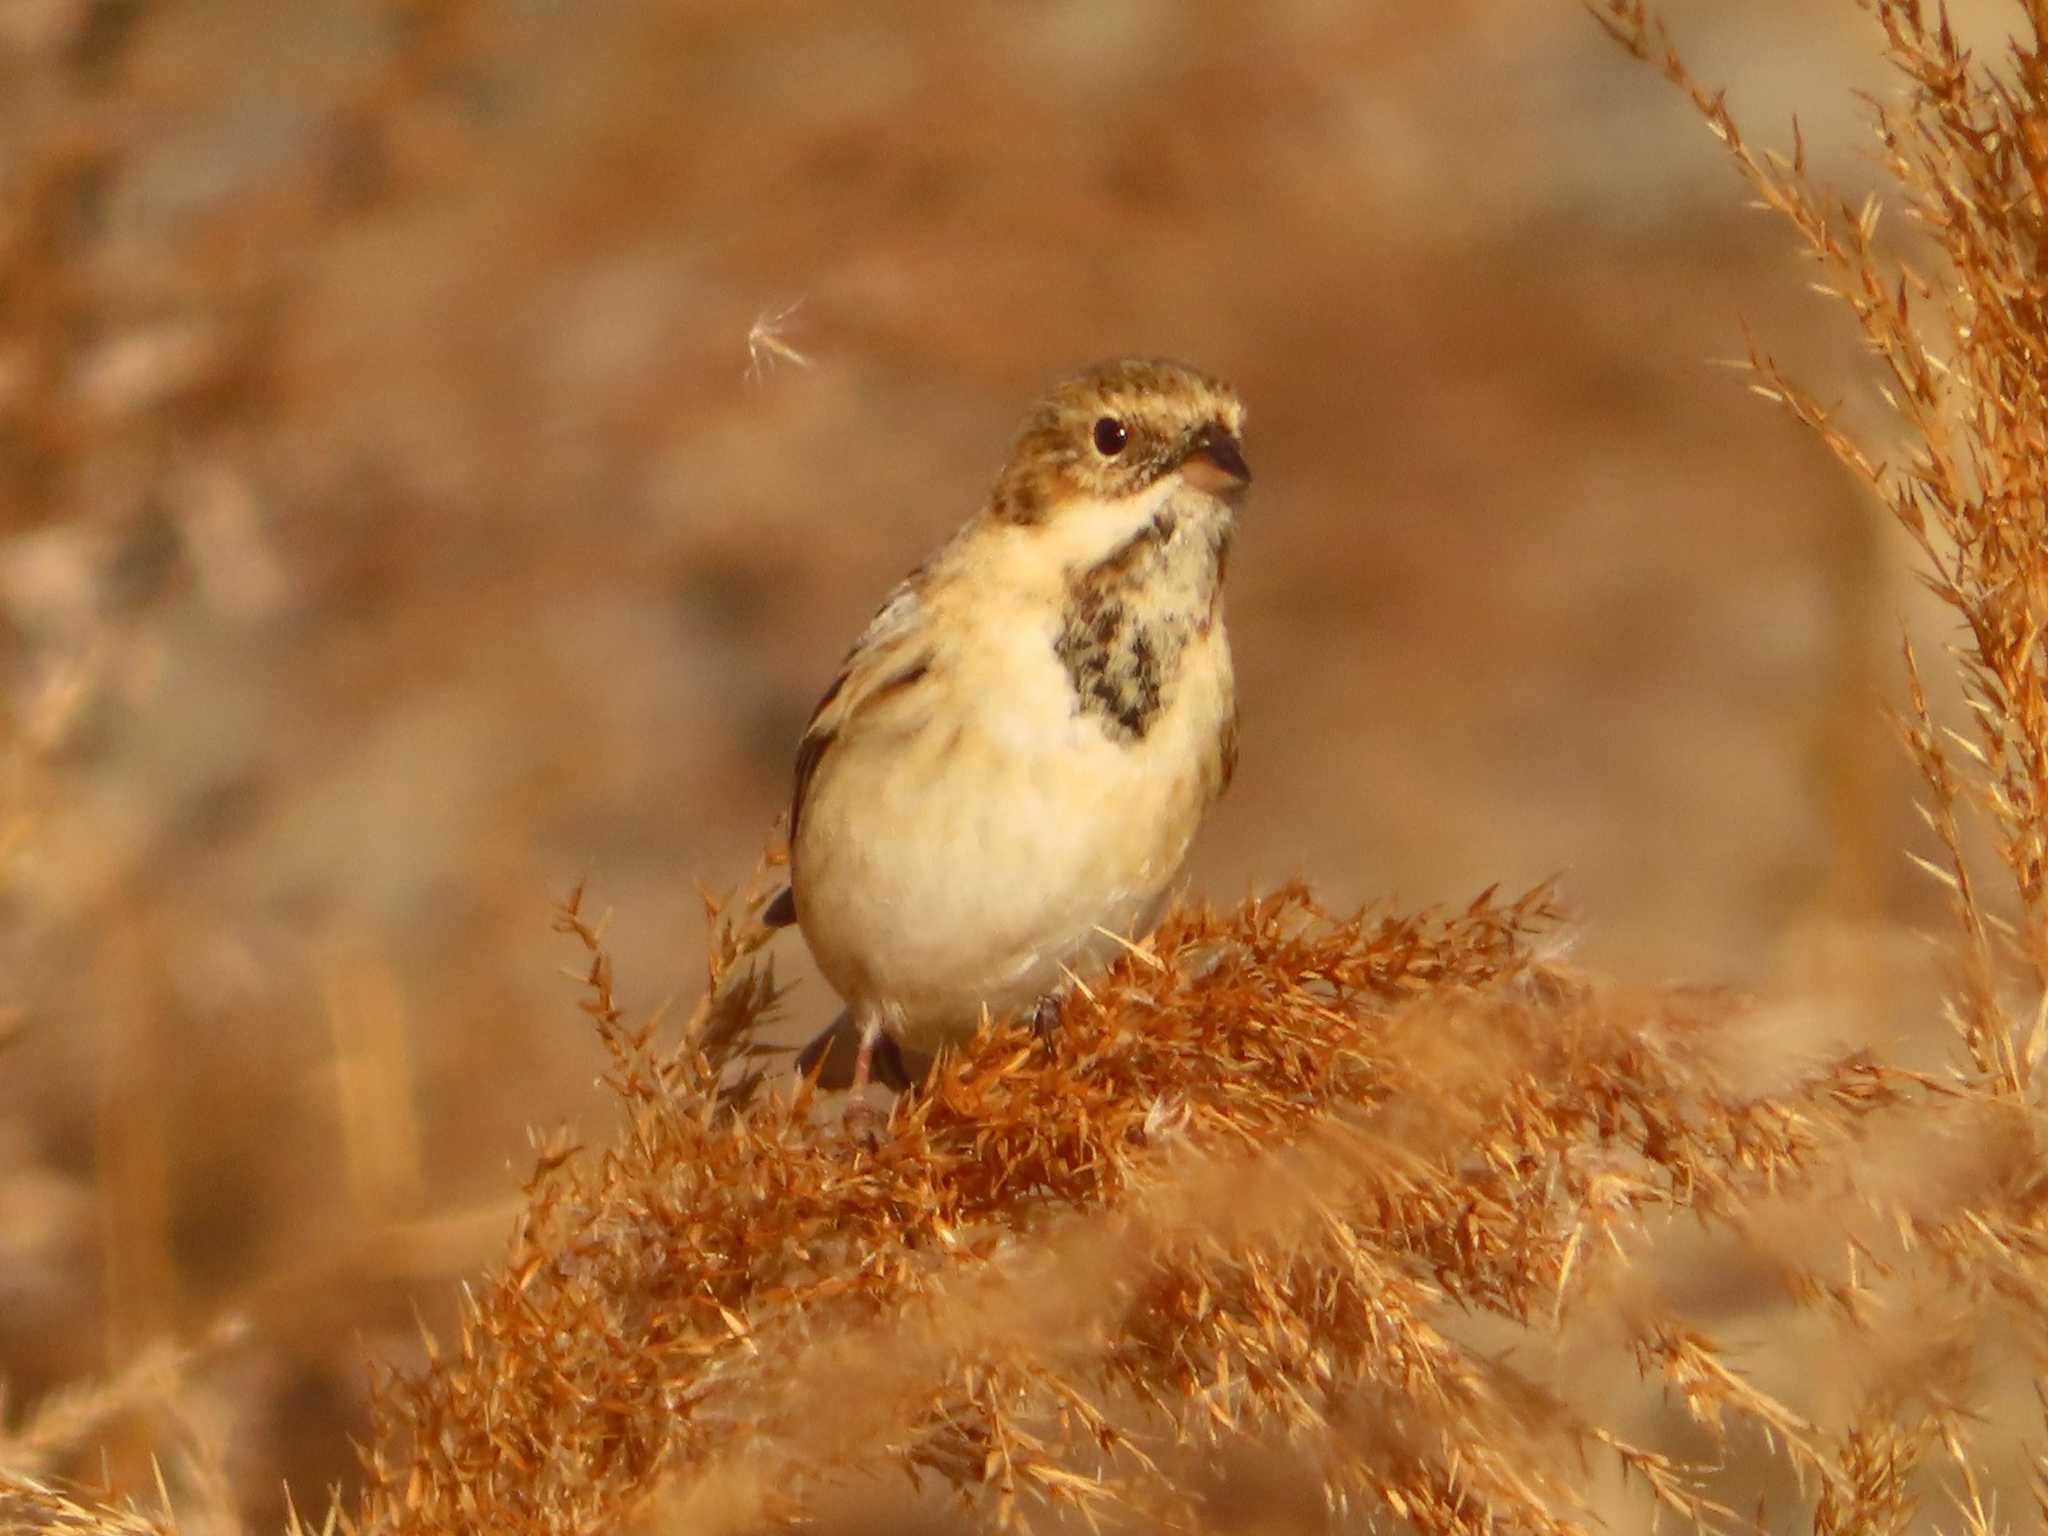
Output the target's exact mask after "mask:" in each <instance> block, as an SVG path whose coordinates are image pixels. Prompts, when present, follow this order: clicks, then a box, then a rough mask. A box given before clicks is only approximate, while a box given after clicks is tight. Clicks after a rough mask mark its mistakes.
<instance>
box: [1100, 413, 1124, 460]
mask: <svg viewBox="0 0 2048 1536" xmlns="http://www.w3.org/2000/svg"><path fill="white" fill-rule="evenodd" d="M1130 440H1131V429H1130V428H1129V427H1127V426H1125V425H1124V424H1123V423H1122V422H1120V421H1118V420H1117V419H1116V418H1115V417H1114V416H1104V417H1102V418H1101V419H1100V420H1098V421H1097V422H1096V423H1095V451H1096V452H1097V453H1099V454H1101V455H1102V456H1103V457H1104V458H1105V459H1110V458H1115V457H1116V455H1118V454H1120V453H1122V452H1123V451H1124V444H1125V443H1128V442H1129V441H1130Z"/></svg>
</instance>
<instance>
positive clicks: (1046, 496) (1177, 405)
mask: <svg viewBox="0 0 2048 1536" xmlns="http://www.w3.org/2000/svg"><path fill="white" fill-rule="evenodd" d="M1243 434H1244V405H1243V403H1242V402H1241V401H1239V399H1238V398H1237V395H1236V394H1235V393H1234V392H1233V391H1232V390H1231V388H1230V386H1229V385H1227V384H1225V383H1223V382H1221V381H1220V380H1217V379H1213V378H1211V377H1209V376H1208V375H1207V374H1204V373H1199V372H1197V371H1196V370H1195V369H1193V368H1189V367H1187V366H1185V365H1183V364H1180V363H1171V362H1164V361H1159V360H1156V359H1149V358H1118V359H1115V360H1113V361H1110V362H1103V363H1096V364H1095V365H1094V366H1092V367H1089V368H1084V369H1083V370H1081V372H1079V373H1077V374H1075V375H1073V376H1072V377H1071V378H1068V379H1066V380H1064V381H1062V382H1061V383H1059V384H1058V385H1056V386H1054V388H1053V389H1052V391H1051V392H1050V393H1049V394H1047V395H1046V396H1045V398H1044V399H1042V400H1041V401H1039V403H1038V404H1037V405H1036V406H1034V407H1033V408H1032V410H1031V412H1030V414H1029V415H1027V416H1026V417H1025V418H1024V422H1023V425H1022V426H1021V427H1020V428H1019V429H1018V432H1017V442H1016V446H1015V448H1014V449H1013V451H1012V452H1011V455H1010V462H1009V464H1008V465H1007V466H1005V468H1004V470H1003V473H1002V475H1001V477H1000V478H999V479H998V480H997V482H996V489H995V494H994V496H993V498H992V499H991V502H990V510H991V512H992V513H993V514H994V515H995V516H996V517H998V518H999V519H1001V520H1003V521H1005V522H1009V523H1014V524H1017V525H1019V526H1022V527H1038V526H1044V527H1048V528H1050V527H1053V526H1056V525H1057V524H1058V523H1059V522H1061V521H1062V520H1063V519H1065V518H1067V517H1069V516H1070V515H1074V514H1080V513H1083V511H1084V509H1085V510H1086V511H1087V512H1089V513H1093V514H1094V515H1096V516H1099V515H1100V514H1101V513H1103V512H1104V511H1107V510H1109V509H1111V508H1125V509H1129V510H1131V511H1133V512H1137V511H1138V510H1139V509H1141V508H1142V509H1149V510H1144V512H1143V516H1146V517H1149V516H1151V515H1152V510H1156V509H1157V508H1158V507H1159V506H1160V505H1163V503H1164V502H1165V500H1167V499H1168V498H1170V497H1173V496H1174V495H1175V494H1176V493H1179V492H1182V491H1192V492H1195V493H1197V494H1199V495H1200V496H1201V497H1202V498H1204V499H1205V500H1207V501H1211V502H1214V503H1215V504H1216V505H1215V509H1214V510H1215V513H1216V515H1217V516H1218V517H1219V518H1220V519H1222V520H1224V521H1226V522H1227V520H1228V519H1229V517H1230V516H1231V515H1232V514H1234V512H1235V511H1236V508H1237V505H1238V503H1239V502H1240V501H1241V499H1242V495H1243V492H1244V489H1245V487H1246V486H1247V485H1249V484H1250V483H1251V478H1252V472H1251V470H1250V469H1249V468H1248V467H1247V466H1246V464H1245V460H1244V439H1243Z"/></svg>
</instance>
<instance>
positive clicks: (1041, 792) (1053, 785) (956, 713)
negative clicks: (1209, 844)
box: [796, 622, 1234, 1036]
mask: <svg viewBox="0 0 2048 1536" xmlns="http://www.w3.org/2000/svg"><path fill="white" fill-rule="evenodd" d="M1027 629H1028V627H1019V626H992V628H991V630H990V631H989V632H987V633H984V634H983V635H982V636H981V637H979V640H978V643H976V644H975V645H973V646H970V647H967V648H965V649H964V650H962V651H961V652H958V653H956V654H954V655H952V656H950V657H949V658H947V659H946V660H944V661H941V662H939V663H937V664H935V665H934V667H933V669H932V670H931V672H930V674H929V675H928V676H927V677H925V678H922V679H920V681H919V684H918V686H917V687H915V688H913V689H907V690H905V691H904V694H903V695H902V697H901V698H900V699H897V700H894V701H892V707H891V709H890V710H889V711H888V712H887V714H886V716H884V717H882V718H877V719H875V720H873V721H870V722H868V724H867V726H866V728H864V729H863V730H862V731H860V732H859V733H857V734H849V736H848V737H847V738H846V739H842V740H841V741H839V742H837V743H835V744H834V747H833V749H832V751H831V753H830V755H829V756H828V758H827V759H826V760H825V761H824V762H823V763H822V764H821V765H820V768H819V772H818V776H817V778H816V779H815V780H814V782H813V785H812V789H811V795H810V799H809V802H808V804H807V806H806V810H805V814H804V819H803V824H802V827H801V829H800V833H799V846H798V848H797V850H796V855H797V857H796V867H797V880H796V890H797V906H798V912H799V916H800V918H801V921H802V923H803V927H804V932H805V936H806V938H807V940H808V941H809V942H810V945H811V948H812V950H813V952H814V954H815V955H816V956H817V959H818V962H819V965H820V967H821V969H823V970H824V971H825V973H826V976H827V978H828V979H829V980H830V981H831V982H832V983H833V985H834V986H835V987H836V988H837V989H838V990H839V991H840V992H841V993H842V995H845V996H848V997H860V996H868V997H874V998H878V999H881V1000H885V1001H888V1002H890V1003H892V1004H894V1005H895V1006H896V1007H897V1008H899V1009H900V1010H901V1011H902V1013H903V1015H904V1017H905V1020H906V1023H907V1024H908V1026H909V1031H910V1033H911V1034H912V1035H913V1036H916V1035H923V1034H927V1033H929V1032H931V1031H933V1030H936V1031H938V1032H939V1033H940V1034H941V1035H944V1034H950V1033H958V1032H962V1031H964V1030H966V1029H971V1028H972V1027H973V1025H974V1023H975V1021H976V1018H977V1015H978V1013H979V1010H980V1007H981V1005H982V1004H983V1003H986V1004H987V1005H988V1006H989V1007H990V1008H991V1010H993V1011H997V1012H1001V1011H1006V1010H1008V1009H1012V1008H1016V1007H1021V1006H1024V1005H1026V1004H1028V1003H1029V1002H1030V1001H1031V1000H1032V999H1033V998H1035V997H1036V996H1037V995H1039V994H1040V993H1041V992H1044V991H1046V990H1048V989H1050V988H1052V987H1054V986H1057V985H1058V984H1059V983H1060V982H1061V981H1062V980H1063V978H1064V971H1063V967H1066V968H1071V969H1073V970H1076V971H1081V972H1085V971H1087V970H1089V969H1092V968H1093V966H1094V965H1095V964H1096V963H1097V962H1098V961H1099V960H1100V959H1102V958H1106V957H1107V956H1108V955H1109V954H1112V953H1113V952H1114V950H1115V949H1116V947H1117V946H1116V945H1115V942H1114V940H1112V939H1110V938H1108V937H1107V936H1105V935H1103V934H1102V933H1100V932H1099V931H1098V930H1099V929H1103V928H1106V929H1109V930H1110V931H1111V932H1112V933H1118V934H1125V935H1130V934H1133V933H1135V932H1141V931H1142V930H1143V929H1144V928H1145V927H1147V926H1149V924H1150V922H1151V921H1152V920H1153V918H1154V917H1155V916H1156V915H1157V910H1158V906H1159V904H1160V901H1161V899H1162V898H1163V896H1164V895H1165V893H1166V892H1167V890H1168V889H1169V887H1170V886H1171V885H1172V883H1173V881H1174V880H1175V878H1176V877H1177V876H1178V875H1179V873H1180V870H1181V868H1182V866H1183V865H1184V864H1185V862H1186V859H1187V855H1188V851H1189V848H1190V846H1191V845H1192V843H1193V840H1194V836H1195V833H1196V830H1197V829H1198V828H1199V826H1200V825H1201V821H1202V818H1203V815H1204V813H1205V812H1206V811H1207V809H1208V806H1209V804H1210V803H1211V801H1212V800H1213V799H1214V798H1215V796H1216V794H1217V793H1219V792H1220V789H1221V771H1220V760H1221V754H1222V751H1223V746H1222V743H1223V738H1224V736H1225V733H1226V728H1227V726H1228V724H1229V722H1230V720H1231V719H1232V718H1233V712H1234V701H1233V698H1232V692H1231V675H1230V661H1229V649H1228V645H1227V642H1226V640H1225V637H1224V634H1223V632H1222V626H1221V624H1220V622H1218V623H1215V624H1213V625H1212V626H1210V627H1209V628H1208V629H1207V630H1206V631H1204V632H1203V633H1201V634H1200V635H1197V636H1194V637H1192V638H1191V639H1190V641H1189V642H1188V643H1187V644H1186V645H1184V646H1183V648H1182V653H1181V655H1180V657H1179V658H1178V661H1177V665H1176V667H1175V669H1174V675H1173V683H1172V686H1171V688H1170V689H1168V690H1166V691H1165V693H1164V694H1163V696H1162V698H1161V699H1160V700H1159V701H1158V704H1157V707H1156V708H1155V709H1154V711H1153V713H1152V715H1151V717H1150V718H1149V719H1148V721H1147V723H1146V728H1145V730H1144V732H1143V734H1142V735H1133V734H1130V733H1119V732H1115V731H1110V730H1105V729H1104V724H1103V717H1102V715H1101V713H1100V712H1099V711H1093V710H1087V709H1083V708H1079V707H1077V705H1076V702H1075V697H1074V692H1073V681H1072V677H1071V675H1070V673H1069V670H1068V668H1067V666H1066V665H1065V663H1063V662H1062V661H1061V660H1060V658H1059V657H1058V655H1057V652H1056V650H1055V647H1054V643H1053V641H1054V632H1053V630H1052V628H1051V627H1050V626H1049V625H1048V626H1045V627H1041V628H1039V629H1038V630H1037V631H1036V633H1028V632H1026V631H1027Z"/></svg>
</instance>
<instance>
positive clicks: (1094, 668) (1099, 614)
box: [1053, 509, 1222, 741]
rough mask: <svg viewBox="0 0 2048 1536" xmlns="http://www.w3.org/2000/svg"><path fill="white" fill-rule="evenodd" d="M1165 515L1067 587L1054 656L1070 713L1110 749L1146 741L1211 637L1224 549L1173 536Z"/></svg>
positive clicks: (1171, 520)
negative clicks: (1206, 635)
mask: <svg viewBox="0 0 2048 1536" xmlns="http://www.w3.org/2000/svg"><path fill="white" fill-rule="evenodd" d="M1179 531H1180V530H1179V527H1178V524H1177V521H1176V519H1175V517H1174V515H1173V512H1172V510H1171V509H1168V510H1165V511H1162V512H1161V513H1160V514H1159V515H1158V516H1157V517H1155V518H1153V520H1152V521H1151V522H1150V523H1147V524H1146V525H1145V526H1144V527H1143V528H1141V529H1139V530H1138V532H1137V533H1135V534H1133V535H1132V536H1131V537H1130V538H1129V539H1127V540H1125V541H1124V543H1123V544H1121V545H1119V546H1118V547H1117V548H1116V549H1115V550H1113V551H1111V552H1110V554H1109V555H1108V556H1107V557H1106V558H1105V559H1103V560H1101V561H1099V562H1098V563H1097V564H1095V565H1092V566H1090V567H1089V568H1088V569H1087V570H1085V571H1081V572H1079V573H1077V574H1076V575H1075V576H1074V578H1073V579H1072V581H1071V582H1070V583H1069V585H1068V589H1067V607H1066V613H1065V616H1064V618H1063V620H1062V622H1061V625H1060V630H1059V634H1058V635H1057V636H1056V637H1055V638H1054V640H1053V652H1054V654H1055V655H1057V656H1058V657H1059V659H1060V664H1061V665H1062V666H1063V667H1065V668H1066V671H1067V679H1068V681H1069V682H1071V683H1072V684H1073V687H1074V703H1075V707H1076V708H1077V709H1078V710H1079V711H1080V712H1081V713H1082V714H1084V715H1093V716H1096V717H1097V718H1098V719H1100V721H1101V722H1102V729H1103V730H1104V732H1105V733H1107V734H1108V736H1109V737H1110V739H1111V740H1114V741H1142V740H1144V738H1145V736H1146V734H1147V733H1148V732H1149V731H1150V730H1151V729H1152V725H1153V722H1154V721H1156V720H1157V719H1158V718H1159V714H1160V711H1161V710H1162V709H1163V708H1164V707H1165V704H1166V700H1167V699H1168V697H1169V696H1170V695H1171V693H1172V691H1173V685H1174V680H1175V678H1176V677H1177V676H1178V675H1179V672H1180V664H1181V655H1182V653H1183V652H1184V651H1185V650H1186V649H1187V645H1188V641H1189V640H1190V639H1192V638H1193V637H1194V636H1196V635H1197V634H1199V633H1201V632H1203V631H1205V630H1207V629H1208V627H1209V625H1210V623H1211V621H1212V620H1213V618H1214V614H1215V604H1216V594H1217V588H1218V584H1219V582H1220V579H1221V569H1220V565H1221V556H1222V541H1221V540H1220V539H1215V538H1210V537H1205V536H1204V535H1202V534H1200V533H1197V532H1195V531H1194V530H1192V529H1190V530H1187V531H1185V532H1184V533H1182V536H1181V537H1180V538H1179V539H1177V540H1176V538H1175V534H1176V532H1179Z"/></svg>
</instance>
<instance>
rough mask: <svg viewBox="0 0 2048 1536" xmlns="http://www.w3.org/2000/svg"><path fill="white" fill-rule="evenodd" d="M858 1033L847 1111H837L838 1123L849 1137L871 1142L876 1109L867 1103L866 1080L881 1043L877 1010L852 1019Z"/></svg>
mask: <svg viewBox="0 0 2048 1536" xmlns="http://www.w3.org/2000/svg"><path fill="white" fill-rule="evenodd" d="M854 1017H855V1019H856V1020H857V1021H858V1027H859V1029H860V1044H859V1045H858V1046H857V1047H856V1049H855V1050H854V1053H853V1081H852V1082H850V1083H849V1084H847V1087H846V1108H845V1109H843V1110H841V1111H840V1115H839V1118H840V1122H841V1123H842V1124H843V1125H844V1126H845V1127H846V1130H847V1133H848V1134H849V1135H855V1136H858V1135H863V1134H865V1135H866V1136H867V1137H868V1138H869V1139H870V1140H873V1139H874V1136H875V1109H874V1106H873V1105H872V1104H870V1103H868V1100H867V1092H868V1079H869V1078H870V1077H871V1076H873V1074H874V1070H875V1048H876V1046H878V1045H879V1044H880V1043H881V1040H882V1013H881V1010H880V1009H878V1008H862V1009H859V1010H857V1011H856V1013H855V1015H854Z"/></svg>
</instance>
